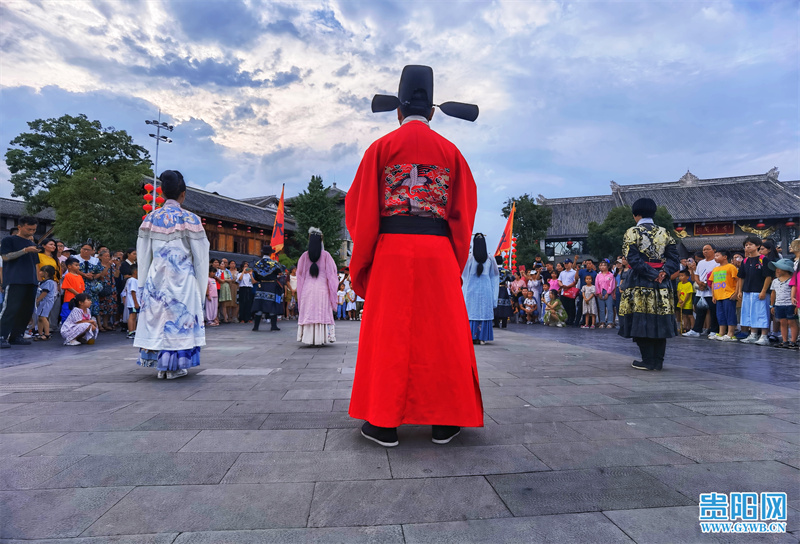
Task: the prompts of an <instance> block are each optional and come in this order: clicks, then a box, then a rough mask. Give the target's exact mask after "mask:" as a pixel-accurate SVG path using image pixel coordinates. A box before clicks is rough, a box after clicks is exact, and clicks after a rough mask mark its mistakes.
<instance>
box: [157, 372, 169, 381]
mask: <svg viewBox="0 0 800 544" xmlns="http://www.w3.org/2000/svg"><path fill="white" fill-rule="evenodd" d="M166 377H167V371H166V370H159V371H158V375H157V376H156V378H157V379H159V380H163V379H164V378H166Z"/></svg>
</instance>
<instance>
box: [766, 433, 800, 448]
mask: <svg viewBox="0 0 800 544" xmlns="http://www.w3.org/2000/svg"><path fill="white" fill-rule="evenodd" d="M770 436H774V437H775V438H780V439H781V440H786V441H787V442H791V443H792V444H798V445H800V433H798V432H797V431H794V432H791V433H770Z"/></svg>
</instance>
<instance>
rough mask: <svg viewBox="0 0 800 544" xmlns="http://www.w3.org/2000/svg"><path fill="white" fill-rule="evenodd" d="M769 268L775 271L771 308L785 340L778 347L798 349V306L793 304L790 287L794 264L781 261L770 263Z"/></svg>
mask: <svg viewBox="0 0 800 544" xmlns="http://www.w3.org/2000/svg"><path fill="white" fill-rule="evenodd" d="M769 267H770V269H772V270H774V271H775V280H774V281H773V282H772V284H771V285H770V289H771V290H772V296H771V297H770V308H772V315H773V316H774V318H775V319H776V320H777V321H778V322H779V323H780V326H781V338H782V339H783V341H782V342H781V343H780V344H778V345H777V346H776V347H779V348H788V349H797V348H798V345H797V308H796V306H797V305H796V304H793V303H792V286H791V285H789V282H790V281H791V280H792V276H793V274H792V273H793V272H794V263H793V262H792V261H790V260H789V259H780V260H779V261H776V262H770V263H769ZM789 331H791V336H789Z"/></svg>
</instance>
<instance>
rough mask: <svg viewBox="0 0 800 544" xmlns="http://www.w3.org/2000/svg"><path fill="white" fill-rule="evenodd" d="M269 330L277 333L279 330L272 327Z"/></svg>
mask: <svg viewBox="0 0 800 544" xmlns="http://www.w3.org/2000/svg"><path fill="white" fill-rule="evenodd" d="M270 330H271V331H279V330H280V329H279V328H278V327H272V328H270Z"/></svg>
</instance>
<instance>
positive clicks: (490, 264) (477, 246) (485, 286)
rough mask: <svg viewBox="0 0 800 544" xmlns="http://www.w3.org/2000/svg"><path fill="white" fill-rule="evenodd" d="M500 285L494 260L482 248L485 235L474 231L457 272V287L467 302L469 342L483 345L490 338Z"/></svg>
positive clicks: (489, 340)
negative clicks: (461, 267)
mask: <svg viewBox="0 0 800 544" xmlns="http://www.w3.org/2000/svg"><path fill="white" fill-rule="evenodd" d="M499 288H500V273H499V270H498V268H497V263H496V262H495V260H494V259H490V258H489V255H488V253H487V251H486V238H485V237H484V236H483V234H481V233H478V234H476V235H475V237H474V238H473V239H472V249H471V251H470V256H469V259H467V266H465V267H464V272H463V273H462V274H461V290H462V291H463V292H464V300H465V302H466V303H467V315H468V316H469V328H470V330H471V331H472V343H473V344H485V343H486V342H491V341H492V340H494V333H493V332H492V319H494V309H495V307H496V306H497V293H498V290H499Z"/></svg>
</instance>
